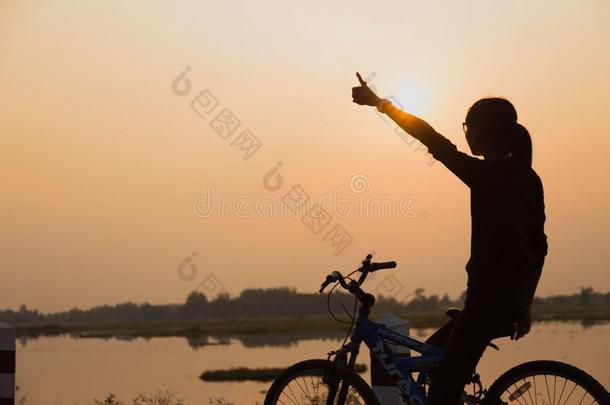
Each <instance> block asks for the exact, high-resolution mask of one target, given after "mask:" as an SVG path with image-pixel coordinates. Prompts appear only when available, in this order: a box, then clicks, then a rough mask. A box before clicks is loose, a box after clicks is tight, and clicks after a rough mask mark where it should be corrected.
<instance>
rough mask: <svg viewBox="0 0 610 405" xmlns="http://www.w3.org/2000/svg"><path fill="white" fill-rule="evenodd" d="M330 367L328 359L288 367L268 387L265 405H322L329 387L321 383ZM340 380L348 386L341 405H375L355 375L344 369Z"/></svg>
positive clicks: (369, 391)
mask: <svg viewBox="0 0 610 405" xmlns="http://www.w3.org/2000/svg"><path fill="white" fill-rule="evenodd" d="M331 368H332V362H331V361H329V360H305V361H302V362H300V363H297V364H295V365H293V366H291V367H289V368H288V369H286V371H284V372H283V373H282V374H281V375H280V376H279V377H278V378H277V379H276V380H275V381H274V382H273V384H272V385H271V388H269V391H268V392H267V396H266V397H265V405H276V404H279V405H302V404H303V405H304V404H307V405H324V404H326V400H327V398H328V394H329V390H330V387H329V386H328V385H326V384H325V383H324V382H323V381H322V376H323V375H324V374H325V373H327V372H329V371H330V370H331ZM340 379H341V383H343V384H347V385H348V387H349V388H348V391H347V397H346V400H345V402H344V404H345V405H365V404H366V405H379V401H378V400H377V397H376V396H375V393H374V392H373V390H372V389H371V387H370V386H369V385H368V384H367V383H366V382H365V381H364V380H363V379H362V377H360V376H359V375H358V374H356V373H354V372H353V371H350V370H345V371H344V372H343V374H342V375H341V376H340ZM337 397H338V396H337ZM337 399H338V398H335V399H334V401H333V404H335V403H337Z"/></svg>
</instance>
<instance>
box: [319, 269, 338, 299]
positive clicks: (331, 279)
mask: <svg viewBox="0 0 610 405" xmlns="http://www.w3.org/2000/svg"><path fill="white" fill-rule="evenodd" d="M335 273H337V272H336V271H333V272H332V273H330V274H329V275H328V276H326V280H324V282H323V283H322V285H321V286H320V291H319V293H320V294H322V292H323V291H324V289H325V288H326V287H328V285H329V284H330V283H333V282H335V281H337V276H336V274H335Z"/></svg>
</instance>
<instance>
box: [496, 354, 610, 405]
mask: <svg viewBox="0 0 610 405" xmlns="http://www.w3.org/2000/svg"><path fill="white" fill-rule="evenodd" d="M485 403H486V404H489V405H497V404H516V405H529V404H532V405H534V404H551V405H553V404H560V405H572V404H574V405H577V404H578V405H580V404H582V405H584V404H587V405H589V404H599V405H610V394H608V391H606V389H605V388H604V387H603V386H602V385H601V384H600V383H599V382H597V380H595V379H594V378H593V377H591V376H590V375H589V374H587V373H585V372H584V371H582V370H580V369H579V368H576V367H574V366H571V365H569V364H565V363H561V362H558V361H548V360H538V361H531V362H528V363H524V364H521V365H518V366H516V367H514V368H512V369H510V370H508V371H507V372H506V373H504V374H503V375H502V376H500V377H499V378H498V379H497V380H496V381H495V382H494V383H493V384H492V385H491V387H489V392H488V393H487V395H486V397H485Z"/></svg>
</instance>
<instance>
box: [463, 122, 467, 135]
mask: <svg viewBox="0 0 610 405" xmlns="http://www.w3.org/2000/svg"><path fill="white" fill-rule="evenodd" d="M462 130H464V133H466V131H468V123H467V122H462Z"/></svg>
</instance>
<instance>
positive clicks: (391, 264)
mask: <svg viewBox="0 0 610 405" xmlns="http://www.w3.org/2000/svg"><path fill="white" fill-rule="evenodd" d="M395 267H396V262H381V263H372V264H371V270H370V272H371V273H372V272H375V271H377V270H383V269H393V268H395Z"/></svg>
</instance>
